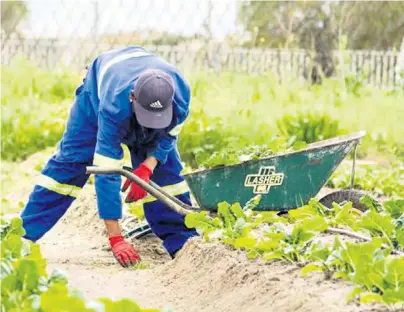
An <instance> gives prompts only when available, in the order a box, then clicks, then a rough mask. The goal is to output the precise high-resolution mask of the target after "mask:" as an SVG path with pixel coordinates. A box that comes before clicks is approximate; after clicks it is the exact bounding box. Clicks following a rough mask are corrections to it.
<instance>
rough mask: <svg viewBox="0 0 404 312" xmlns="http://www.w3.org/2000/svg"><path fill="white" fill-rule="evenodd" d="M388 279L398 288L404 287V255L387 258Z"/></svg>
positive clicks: (386, 277) (386, 276)
mask: <svg viewBox="0 0 404 312" xmlns="http://www.w3.org/2000/svg"><path fill="white" fill-rule="evenodd" d="M386 264H387V265H386V269H387V274H386V275H385V279H386V281H387V282H388V283H389V284H390V285H393V288H396V289H398V288H399V287H400V285H401V287H404V257H389V258H387V260H386Z"/></svg>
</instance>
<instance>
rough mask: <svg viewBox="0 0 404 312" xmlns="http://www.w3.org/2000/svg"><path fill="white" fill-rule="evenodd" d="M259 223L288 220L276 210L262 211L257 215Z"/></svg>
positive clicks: (284, 221) (285, 221)
mask: <svg viewBox="0 0 404 312" xmlns="http://www.w3.org/2000/svg"><path fill="white" fill-rule="evenodd" d="M256 222H257V223H275V222H281V223H287V222H288V220H287V219H286V218H283V217H279V216H278V214H277V212H276V211H262V212H260V213H259V214H258V215H257V218H256Z"/></svg>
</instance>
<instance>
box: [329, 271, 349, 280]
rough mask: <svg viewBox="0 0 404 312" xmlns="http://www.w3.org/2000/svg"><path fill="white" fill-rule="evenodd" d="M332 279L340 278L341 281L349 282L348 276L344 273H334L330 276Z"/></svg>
mask: <svg viewBox="0 0 404 312" xmlns="http://www.w3.org/2000/svg"><path fill="white" fill-rule="evenodd" d="M332 277H333V278H341V279H343V280H349V277H348V274H347V273H346V272H343V271H338V272H335V273H334V274H333V275H332Z"/></svg>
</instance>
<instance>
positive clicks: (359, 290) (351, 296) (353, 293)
mask: <svg viewBox="0 0 404 312" xmlns="http://www.w3.org/2000/svg"><path fill="white" fill-rule="evenodd" d="M365 291H366V290H365V289H363V288H362V287H359V286H357V287H355V288H354V289H353V290H352V291H351V292H350V293H349V295H348V296H347V298H346V301H347V302H351V301H352V300H353V299H355V297H356V296H357V295H359V294H361V293H364V292H365Z"/></svg>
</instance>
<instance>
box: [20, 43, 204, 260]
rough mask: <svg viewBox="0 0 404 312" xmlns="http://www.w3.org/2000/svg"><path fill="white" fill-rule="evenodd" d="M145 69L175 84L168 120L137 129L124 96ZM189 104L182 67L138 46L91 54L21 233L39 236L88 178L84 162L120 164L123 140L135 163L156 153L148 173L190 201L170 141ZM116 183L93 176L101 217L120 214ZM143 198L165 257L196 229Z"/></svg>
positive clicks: (108, 177) (32, 237)
mask: <svg viewBox="0 0 404 312" xmlns="http://www.w3.org/2000/svg"><path fill="white" fill-rule="evenodd" d="M148 68H156V69H160V70H163V71H165V72H166V73H168V74H169V75H170V76H171V77H172V78H173V80H174V83H175V89H176V90H175V94H174V100H173V109H174V114H173V115H174V116H173V120H172V122H171V124H170V126H169V127H168V128H166V129H163V130H155V129H146V128H143V127H141V126H140V125H139V124H138V122H137V120H136V117H135V115H134V114H133V111H132V106H131V103H130V101H129V97H130V92H131V90H132V89H133V86H134V84H135V83H136V80H137V78H138V76H139V74H140V73H141V72H142V71H143V70H145V69H148ZM189 104H190V90H189V86H188V84H187V83H186V81H185V79H184V78H183V76H182V75H181V73H180V72H179V71H178V70H177V69H176V68H175V67H173V66H171V65H170V64H168V63H167V62H166V61H164V60H163V59H162V58H160V57H158V56H156V55H153V54H151V53H150V52H148V51H146V50H144V49H143V48H141V47H138V46H133V47H128V48H124V49H118V50H112V51H109V52H106V53H103V54H101V55H100V56H99V57H97V58H96V59H95V60H94V61H93V63H92V64H91V66H90V67H89V69H88V72H87V75H86V77H85V79H84V80H83V84H82V85H80V87H79V88H78V89H77V90H76V98H75V102H74V104H73V106H72V108H71V110H70V116H69V119H68V122H67V125H66V129H65V132H64V134H63V137H62V140H61V141H60V143H59V149H58V151H57V153H56V154H55V155H53V156H52V157H51V159H50V160H49V161H48V163H47V165H46V167H45V168H44V169H43V170H42V172H41V176H40V178H39V180H38V182H37V183H36V185H35V188H34V190H33V192H32V193H31V195H30V198H29V201H28V203H27V205H26V206H25V208H24V210H23V212H22V220H23V226H24V229H25V231H26V235H25V237H26V238H27V239H30V240H32V241H36V240H38V239H39V238H41V237H42V236H43V235H44V234H45V233H46V232H48V231H49V230H50V229H51V228H52V227H53V226H54V225H55V224H56V222H57V221H58V220H59V219H60V218H61V217H62V216H63V214H64V213H65V212H66V211H67V209H68V208H69V206H70V205H71V204H72V202H73V201H74V199H75V198H76V197H77V196H78V194H79V192H80V190H81V189H82V187H83V186H84V185H85V183H86V181H87V179H88V177H89V176H88V175H87V174H86V173H85V171H86V166H91V165H96V166H104V167H122V165H123V163H122V160H123V150H122V146H121V144H125V145H127V146H128V148H129V150H130V153H131V160H132V167H134V168H136V167H137V166H138V165H139V164H140V163H141V162H142V161H144V159H145V158H146V157H148V156H153V157H155V158H156V159H157V160H158V162H159V164H158V166H157V168H156V169H155V170H154V173H153V175H152V177H151V179H152V180H153V181H154V182H156V183H157V184H159V185H160V186H162V187H164V188H166V190H167V191H169V190H171V191H173V193H172V194H173V195H175V196H176V197H177V198H178V199H180V200H181V201H183V202H184V203H186V204H190V194H189V190H188V188H187V187H186V183H185V181H184V179H183V177H182V176H181V174H180V172H181V170H182V164H181V159H180V156H179V153H178V150H177V144H176V142H177V137H178V134H179V132H180V130H181V128H182V125H183V123H184V121H185V119H186V118H187V116H188V114H189ZM121 183H122V181H121V177H120V176H119V175H97V176H96V177H95V189H96V194H97V205H98V212H99V216H100V218H102V219H120V218H122V203H121V196H120V188H121ZM169 192H170V191H169ZM146 199H147V200H145V203H144V205H143V206H144V212H145V217H146V219H147V221H148V223H149V224H150V227H151V229H152V230H153V232H154V233H155V234H156V235H157V236H158V237H159V238H160V239H162V240H163V245H164V247H165V248H166V250H167V251H168V252H169V253H170V254H171V255H173V254H174V253H175V252H176V251H178V250H179V249H181V248H182V246H183V245H184V243H185V242H186V241H187V239H188V238H190V237H192V236H195V235H197V233H196V231H195V230H193V229H188V228H187V227H186V226H185V224H184V217H183V216H181V215H179V214H177V213H176V212H174V211H172V210H171V209H169V208H168V207H166V206H165V205H163V204H162V203H161V202H160V201H159V200H157V199H154V198H150V197H148V198H146Z"/></svg>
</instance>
